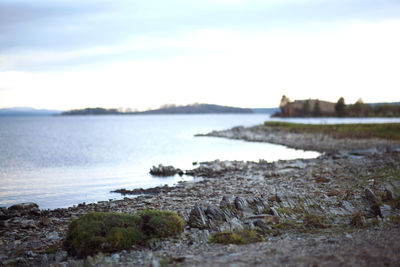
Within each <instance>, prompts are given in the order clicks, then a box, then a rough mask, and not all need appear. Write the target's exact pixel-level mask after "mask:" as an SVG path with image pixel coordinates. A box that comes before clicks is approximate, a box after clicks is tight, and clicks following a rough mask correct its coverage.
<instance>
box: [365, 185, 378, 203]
mask: <svg viewBox="0 0 400 267" xmlns="http://www.w3.org/2000/svg"><path fill="white" fill-rule="evenodd" d="M365 198H366V199H367V200H368V202H370V203H377V202H378V201H377V198H376V195H375V194H374V192H372V191H371V189H369V188H366V189H365Z"/></svg>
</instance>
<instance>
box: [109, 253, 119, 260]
mask: <svg viewBox="0 0 400 267" xmlns="http://www.w3.org/2000/svg"><path fill="white" fill-rule="evenodd" d="M119 259H120V256H119V254H118V253H114V254H112V255H111V260H112V261H114V262H118V261H119Z"/></svg>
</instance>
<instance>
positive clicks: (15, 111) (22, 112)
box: [0, 107, 61, 116]
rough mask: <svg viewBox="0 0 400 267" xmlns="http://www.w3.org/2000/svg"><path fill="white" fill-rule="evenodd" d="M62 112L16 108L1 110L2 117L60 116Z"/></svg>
mask: <svg viewBox="0 0 400 267" xmlns="http://www.w3.org/2000/svg"><path fill="white" fill-rule="evenodd" d="M60 113H61V111H59V110H49V109H34V108H30V107H15V108H2V109H0V116H50V115H58V114H60Z"/></svg>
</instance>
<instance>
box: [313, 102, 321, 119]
mask: <svg viewBox="0 0 400 267" xmlns="http://www.w3.org/2000/svg"><path fill="white" fill-rule="evenodd" d="M321 115H322V111H321V107H320V106H319V100H318V99H317V100H315V105H314V109H313V116H314V117H320V116H321Z"/></svg>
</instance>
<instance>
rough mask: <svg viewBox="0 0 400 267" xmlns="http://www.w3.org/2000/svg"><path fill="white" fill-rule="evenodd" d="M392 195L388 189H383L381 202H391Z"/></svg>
mask: <svg viewBox="0 0 400 267" xmlns="http://www.w3.org/2000/svg"><path fill="white" fill-rule="evenodd" d="M393 199H394V198H393V193H392V191H391V190H390V189H385V194H384V195H383V201H392V200H393Z"/></svg>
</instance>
